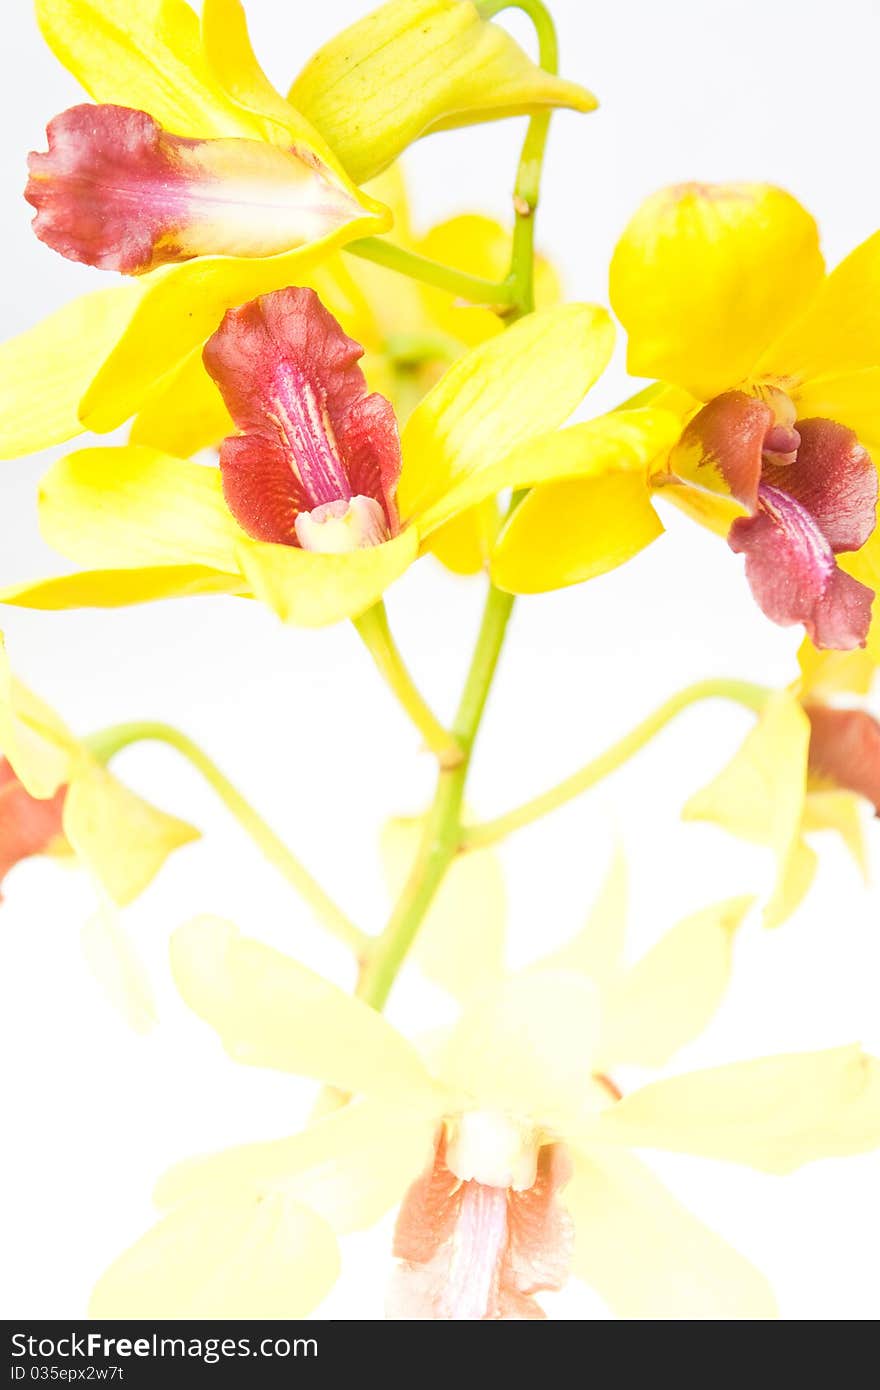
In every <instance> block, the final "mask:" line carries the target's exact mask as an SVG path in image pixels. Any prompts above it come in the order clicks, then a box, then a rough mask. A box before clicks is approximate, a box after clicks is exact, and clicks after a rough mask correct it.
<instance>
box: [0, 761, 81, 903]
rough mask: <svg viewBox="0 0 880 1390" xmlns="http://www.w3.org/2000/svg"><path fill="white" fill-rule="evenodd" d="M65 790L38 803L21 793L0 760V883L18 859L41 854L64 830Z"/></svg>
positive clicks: (10, 770) (5, 765)
mask: <svg viewBox="0 0 880 1390" xmlns="http://www.w3.org/2000/svg"><path fill="white" fill-rule="evenodd" d="M66 795H67V788H66V787H59V789H58V791H57V792H56V793H55V795H54V796H52V797H49V798H48V800H46V801H38V800H37V798H36V797H34V796H31V795H30V793H29V792H27V791H25V789H24V787H23V786H22V784H21V782H20V781H19V780H18V778H17V777H16V775H15V773H14V772H13V770H12V768H11V767H10V765H9V763H8V762H7V761H6V759H5V758H0V884H2V882H3V880H4V878H5V877H6V875H7V874H8V873H9V870H10V869H12V868H14V867H15V865H16V864H18V863H19V862H20V861H21V860H22V859H27V858H29V857H30V856H31V855H33V854H43V853H45V851H46V850H47V849H49V848H50V847H51V846H52V844H53V843H54V842H56V841H57V840H59V839H60V838H61V837H62V836H63V834H64V831H63V829H62V824H61V816H62V812H63V810H64V798H65V796H66Z"/></svg>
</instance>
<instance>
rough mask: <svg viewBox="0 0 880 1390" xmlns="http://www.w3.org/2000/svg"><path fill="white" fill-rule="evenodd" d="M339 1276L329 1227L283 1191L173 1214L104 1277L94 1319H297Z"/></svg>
mask: <svg viewBox="0 0 880 1390" xmlns="http://www.w3.org/2000/svg"><path fill="white" fill-rule="evenodd" d="M338 1273H339V1252H338V1249H337V1245H336V1238H335V1236H334V1235H333V1232H332V1231H331V1230H330V1227H329V1226H328V1225H327V1224H326V1223H325V1222H324V1221H322V1220H321V1218H320V1217H319V1216H316V1215H315V1214H314V1213H313V1212H311V1211H309V1210H308V1209H307V1208H306V1207H302V1206H299V1205H298V1204H297V1203H296V1202H293V1201H291V1200H290V1199H289V1198H288V1197H285V1196H283V1195H282V1194H280V1193H272V1194H269V1195H263V1194H255V1193H253V1192H249V1191H247V1189H245V1190H244V1191H242V1192H225V1193H223V1195H222V1196H218V1195H216V1194H213V1193H212V1194H210V1195H209V1196H206V1197H203V1198H196V1199H194V1200H193V1201H191V1202H185V1203H183V1204H182V1205H181V1206H179V1207H177V1208H175V1210H174V1211H172V1212H170V1213H169V1215H168V1216H166V1217H165V1218H164V1219H163V1220H162V1221H159V1222H158V1223H157V1224H156V1225H155V1226H153V1227H152V1228H151V1230H149V1231H147V1233H146V1235H144V1236H142V1237H141V1239H140V1240H139V1241H137V1242H136V1243H135V1244H134V1245H132V1246H131V1247H130V1249H128V1250H126V1251H125V1253H124V1254H123V1255H120V1257H119V1258H118V1259H117V1260H116V1261H115V1262H114V1263H113V1264H112V1265H111V1266H110V1268H109V1269H107V1270H106V1271H105V1272H104V1274H102V1276H101V1278H100V1279H99V1280H98V1283H97V1284H96V1286H95V1289H94V1291H93V1293H92V1297H91V1300H90V1302H89V1317H91V1318H100V1319H104V1318H147V1319H150V1318H152V1319H159V1318H218V1319H224V1318H233V1319H234V1318H255V1319H262V1318H303V1317H306V1316H307V1315H308V1314H309V1313H310V1312H311V1311H312V1310H313V1308H315V1307H316V1306H317V1304H318V1303H320V1302H321V1299H322V1298H324V1296H325V1294H327V1293H328V1292H329V1290H330V1289H331V1288H332V1286H333V1284H334V1282H335V1280H336V1278H337V1276H338Z"/></svg>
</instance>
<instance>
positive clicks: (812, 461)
mask: <svg viewBox="0 0 880 1390" xmlns="http://www.w3.org/2000/svg"><path fill="white" fill-rule="evenodd" d="M776 394H777V395H778V396H780V397H781V393H776ZM781 399H782V401H783V402H784V403H785V404H786V405H787V406H790V402H787V401H786V398H784V397H781ZM793 415H794V412H793V408H792V409H791V418H783V419H780V418H779V414H778V407H777V409H774V408H773V407H772V406H771V405H770V404H768V402H767V401H764V400H760V399H758V398H756V397H753V396H748V395H746V394H745V393H744V392H742V391H728V392H725V393H724V394H723V395H721V396H717V397H716V398H715V400H713V401H710V402H709V404H708V405H707V406H705V407H704V408H703V410H701V411H700V412H699V414H698V415H696V416H695V417H694V419H693V420H692V421H691V422H690V424H689V425H688V426H687V428H686V429H685V431H684V433H683V434H682V438H681V441H680V442H679V444H678V446H677V448H676V450H675V451H674V452H673V457H672V460H671V467H672V470H673V472H676V471H677V469H676V463H677V462H679V463H680V464H683V463H684V462H685V461H687V472H686V475H685V477H684V480H685V481H686V482H697V483H699V482H700V481H702V479H703V478H705V481H706V483H707V485H709V486H712V485H713V484H716V485H717V482H718V481H719V479H720V480H722V481H723V486H724V487H725V488H726V490H727V491H729V492H730V493H731V494H732V495H733V497H735V498H736V500H737V501H738V502H741V503H742V505H743V506H745V507H747V508H748V509H749V511H750V513H751V515H750V516H747V517H738V518H737V519H736V521H734V523H733V525H732V526H731V528H730V533H729V535H728V544H729V545H730V548H731V550H733V551H734V552H735V553H737V554H742V555H745V559H746V578H747V579H748V582H749V585H750V587H751V590H752V593H753V595H754V597H755V599H756V601H757V603H758V605H759V607H760V608H761V609H762V610H763V612H764V613H766V615H767V617H768V618H770V619H772V621H773V622H776V623H779V624H781V625H782V626H786V627H787V626H790V625H792V624H794V623H802V624H803V626H804V627H805V628H806V631H807V633H808V634H809V636H810V638H811V640H812V641H813V643H814V644H815V646H817V647H822V648H834V649H836V650H839V651H848V650H850V649H852V648H854V647H863V646H864V645H865V642H866V640H867V635H868V628H869V626H870V622H871V605H872V603H873V600H874V592H873V590H872V589H870V588H868V586H867V585H865V584H860V583H859V582H858V581H857V580H855V579H853V578H852V577H851V576H850V575H848V574H846V573H845V572H844V571H843V570H841V569H840V567H839V566H838V564H837V558H836V557H837V556H838V555H840V554H843V553H845V552H847V551H856V550H859V549H861V547H862V546H863V545H864V544H865V542H866V541H867V540H868V538H869V536H870V535H871V534H872V533H873V531H874V527H875V525H876V510H877V495H878V479H877V470H876V469H875V467H874V463H873V461H872V459H871V456H870V454H869V453H868V451H867V449H865V448H864V447H863V446H862V445H861V444H860V443H859V441H858V439H857V438H856V435H855V434H854V432H853V431H852V430H850V429H847V427H846V426H845V425H841V424H838V423H837V422H836V421H834V420H825V419H808V420H798V421H797V422H796V425H795V423H794V420H793ZM695 461H696V462H695ZM713 475H715V476H714V477H713Z"/></svg>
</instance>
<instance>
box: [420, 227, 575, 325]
mask: <svg viewBox="0 0 880 1390" xmlns="http://www.w3.org/2000/svg"><path fill="white" fill-rule="evenodd" d="M415 249H416V250H417V251H419V252H420V253H421V255H423V256H427V257H428V259H429V260H432V261H440V262H441V264H443V265H451V266H455V268H456V270H463V271H465V272H466V273H467V274H468V275H478V276H480V277H481V278H482V279H484V280H503V279H504V277H505V276H506V275H507V273H508V271H509V269H510V258H511V254H512V250H513V238H512V236H511V233H510V231H509V230H508V228H506V227H502V225H501V223H500V222H494V221H493V220H492V218H491V217H482V216H480V215H479V214H478V213H462V214H461V216H459V217H450V218H449V219H448V220H447V221H446V222H439V223H438V224H437V225H436V226H435V227H432V228H431V229H430V231H428V232H427V233H426V234H425V236H423V237H422V238H421V239H420V240H419V241H418V242H417V243H416V248H415ZM421 294H422V299H423V302H424V312H425V313H426V315H427V316H428V318H429V319H430V320H431V323H432V324H433V326H434V327H435V328H437V329H439V330H440V331H441V332H443V333H447V334H449V336H450V337H451V338H454V339H456V340H457V341H459V342H462V343H465V344H467V345H468V346H469V347H473V346H475V345H476V344H477V343H482V342H484V341H485V339H486V338H493V337H495V336H496V335H497V334H498V333H501V332H502V331H503V330H504V324H503V323H502V321H501V319H500V318H499V316H498V314H497V313H494V312H493V310H491V309H487V308H483V307H481V306H480V305H476V304H465V303H463V302H462V301H460V300H458V299H456V298H455V297H454V296H453V295H451V294H449V293H448V292H446V291H445V290H438V289H434V288H432V287H431V286H430V285H423V286H422V287H421ZM561 299H562V286H561V284H560V282H559V277H558V275H557V273H556V271H555V270H554V268H553V266H552V265H551V264H550V262H549V261H548V260H546V259H545V258H544V257H543V256H537V257H536V258H535V304H536V306H537V308H539V309H549V308H550V307H551V306H552V305H554V304H558V303H559V301H560V300H561Z"/></svg>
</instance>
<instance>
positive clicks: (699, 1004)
mask: <svg viewBox="0 0 880 1390" xmlns="http://www.w3.org/2000/svg"><path fill="white" fill-rule="evenodd" d="M753 901H754V900H753V899H752V898H731V899H729V900H728V901H727V902H722V903H715V904H714V905H713V906H712V907H707V908H704V909H703V911H702V912H695V913H694V914H693V915H692V916H690V917H686V918H685V919H684V921H682V922H679V923H678V925H677V926H675V927H673V928H672V930H671V931H668V932H667V933H666V935H665V936H663V937H661V938H660V941H659V942H658V943H657V945H656V946H654V947H653V949H652V950H650V951H649V952H648V954H647V955H646V956H643V957H642V959H641V960H640V961H639V962H638V963H637V964H636V965H635V966H633V968H632V969H631V970H627V971H626V973H625V974H624V975H623V976H622V978H621V979H620V980H619V982H618V983H617V984H616V985H614V986H612V988H611V989H610V990H609V991H608V992H607V993H606V994H604V995H603V998H602V1040H601V1043H600V1047H599V1064H600V1066H601V1068H602V1069H603V1070H604V1069H606V1068H613V1067H615V1066H620V1065H635V1066H641V1067H658V1068H659V1067H664V1066H665V1065H666V1063H667V1062H668V1061H669V1059H670V1058H671V1057H672V1056H674V1054H675V1053H676V1052H677V1051H678V1050H679V1049H680V1048H682V1047H684V1046H686V1044H687V1043H689V1042H692V1041H693V1040H694V1038H696V1037H698V1036H699V1034H700V1033H702V1032H703V1030H704V1029H705V1028H706V1027H707V1025H708V1024H709V1023H710V1022H711V1021H712V1018H713V1016H714V1014H715V1012H716V1011H717V1009H718V1007H719V1005H720V1003H721V1001H722V999H723V998H724V995H725V993H726V991H727V986H728V984H729V982H730V972H731V966H732V955H733V939H734V936H735V934H736V931H737V928H738V927H739V926H740V925H741V923H742V921H743V919H744V918H745V916H746V914H747V913H748V911H749V909H750V908H751V907H752V904H753Z"/></svg>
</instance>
